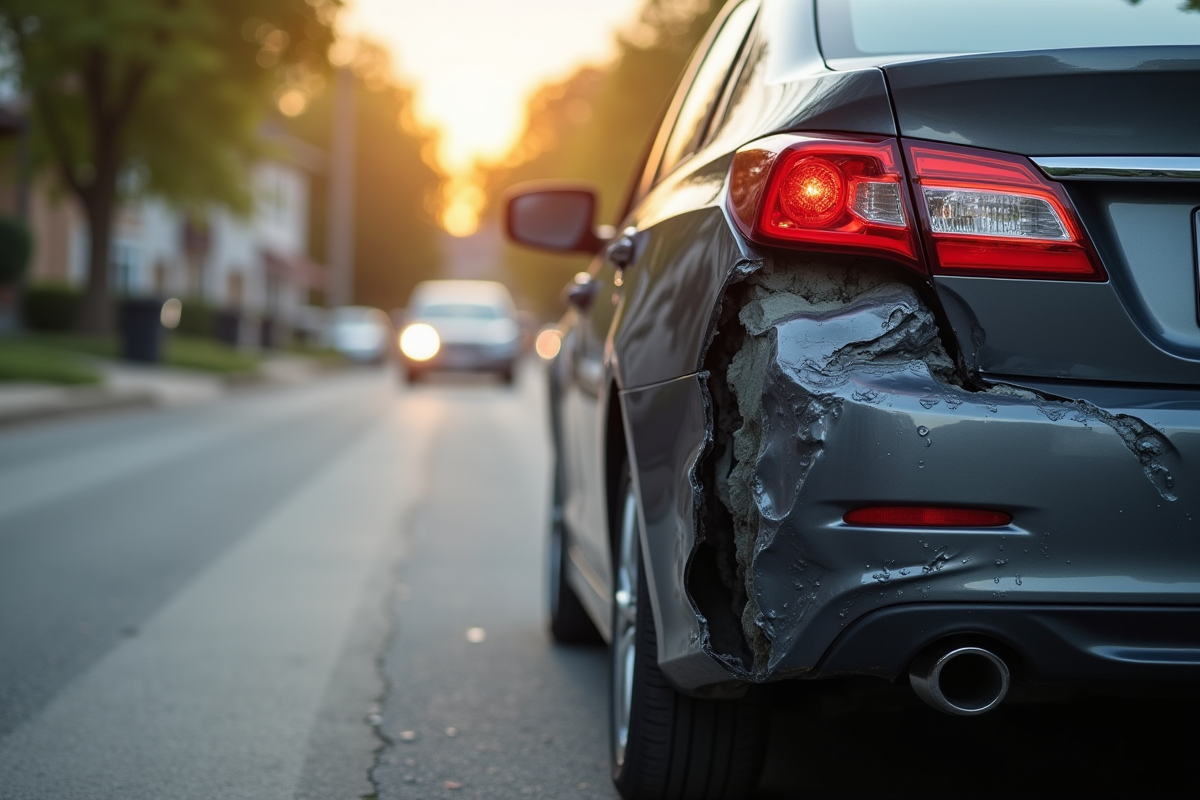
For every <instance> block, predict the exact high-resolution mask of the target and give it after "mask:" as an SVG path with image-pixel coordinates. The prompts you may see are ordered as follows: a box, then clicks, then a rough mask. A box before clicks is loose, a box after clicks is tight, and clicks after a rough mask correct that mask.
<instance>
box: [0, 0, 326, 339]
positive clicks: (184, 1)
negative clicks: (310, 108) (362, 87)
mask: <svg viewBox="0 0 1200 800" xmlns="http://www.w3.org/2000/svg"><path fill="white" fill-rule="evenodd" d="M339 5H340V0H120V2H111V1H110V0H54V2H47V1H46V0H3V3H0V48H3V50H4V51H6V52H7V54H8V56H9V60H10V61H11V64H12V66H11V70H12V72H14V73H15V78H16V79H17V81H18V83H19V85H20V87H21V89H22V90H23V91H24V92H25V93H26V94H27V95H28V97H29V98H30V100H31V101H32V115H33V124H34V132H35V136H34V149H35V158H36V159H37V163H38V164H39V165H41V166H47V167H50V168H52V169H53V172H54V174H55V176H56V178H57V182H58V184H59V185H60V186H61V188H62V189H64V190H65V191H67V192H69V193H70V194H71V195H73V196H74V197H75V198H76V199H77V200H78V202H79V203H80V205H81V206H82V208H83V211H84V216H85V218H86V221H87V228H88V233H89V240H90V249H89V254H88V272H87V287H86V290H85V294H84V302H83V307H82V310H81V311H82V313H81V318H82V319H81V323H82V327H83V329H84V330H85V331H87V332H89V333H97V334H101V333H107V332H108V331H109V330H111V327H112V319H111V314H112V312H111V303H110V301H109V297H108V294H109V275H108V260H109V251H110V247H111V231H112V221H113V215H114V212H115V210H116V208H117V205H118V203H119V202H120V201H121V200H122V199H124V198H128V197H133V196H138V195H143V194H149V195H157V196H161V197H164V198H166V199H167V200H170V201H173V202H176V203H180V204H194V205H200V204H203V203H211V202H215V203H219V204H223V205H227V206H230V207H232V208H235V209H238V210H242V211H246V210H248V209H249V206H250V198H249V195H248V186H247V185H246V181H245V175H246V172H247V169H248V166H249V164H250V162H251V161H252V160H253V159H254V157H255V156H257V155H260V154H262V153H263V152H264V147H265V145H264V144H263V141H262V139H261V137H260V132H259V128H260V125H261V123H262V121H263V118H264V115H265V114H266V113H267V112H268V111H269V110H270V108H271V107H272V105H273V104H275V103H278V104H279V106H280V108H281V109H282V110H283V111H284V112H285V113H292V112H295V111H298V110H299V108H300V107H302V106H303V105H304V104H305V103H307V98H308V96H309V95H310V94H312V93H313V92H315V91H317V90H319V89H320V84H321V82H322V80H323V74H324V71H325V68H326V59H325V53H326V51H327V49H328V47H329V45H330V43H331V42H332V30H331V27H330V25H331V24H332V22H333V18H334V15H335V13H336V11H337V8H338V6H339Z"/></svg>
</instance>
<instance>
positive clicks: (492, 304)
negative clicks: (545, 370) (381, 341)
mask: <svg viewBox="0 0 1200 800" xmlns="http://www.w3.org/2000/svg"><path fill="white" fill-rule="evenodd" d="M405 320H406V325H405V326H404V329H403V331H401V333H400V360H401V363H402V364H403V366H404V375H405V378H406V380H408V381H409V382H410V383H412V382H415V381H418V380H420V379H421V377H422V376H423V375H424V374H425V373H427V372H430V371H433V370H464V371H489V372H496V373H499V375H500V378H501V380H502V381H503V382H504V383H508V384H511V383H512V381H513V369H514V365H515V362H516V359H517V356H518V355H519V354H520V351H521V328H520V325H519V324H518V322H517V309H516V305H515V304H514V303H513V299H512V295H510V294H509V292H508V289H506V288H505V287H504V284H502V283H497V282H495V281H474V280H442V281H423V282H422V283H419V284H417V286H416V288H415V289H413V293H412V298H411V299H410V301H409V307H408V312H407V314H406V315H405Z"/></svg>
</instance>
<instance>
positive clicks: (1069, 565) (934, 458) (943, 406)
mask: <svg viewBox="0 0 1200 800" xmlns="http://www.w3.org/2000/svg"><path fill="white" fill-rule="evenodd" d="M1153 395H1154V393H1153V392H1149V393H1147V394H1145V395H1144V396H1143V400H1144V401H1145V402H1144V403H1141V404H1139V405H1137V406H1133V407H1123V408H1109V409H1103V410H1102V409H1099V408H1098V407H1095V406H1087V405H1078V406H1074V405H1071V404H1069V403H1063V402H1056V401H1047V400H1043V399H1031V398H1026V397H1012V396H1010V397H1005V396H995V395H988V394H981V393H968V392H965V391H963V390H961V389H957V388H955V387H947V386H943V385H939V384H938V383H937V382H936V381H934V380H933V379H932V378H930V377H929V376H928V374H927V373H925V374H922V373H921V372H920V370H911V369H910V370H905V371H903V372H902V373H894V374H892V375H890V376H886V378H885V379H883V380H880V379H879V376H871V377H869V378H868V377H867V376H856V378H855V379H854V380H852V381H851V382H850V384H848V385H847V386H846V387H845V389H844V394H842V402H841V404H840V412H839V413H838V414H837V415H836V417H835V418H832V419H829V420H828V421H827V426H826V429H825V432H824V437H825V438H824V442H823V447H822V448H821V450H820V453H819V455H818V456H817V457H816V458H815V459H814V460H813V463H812V466H811V469H810V471H809V473H808V475H807V476H806V478H805V480H804V481H803V483H802V485H799V486H798V487H797V489H796V491H795V492H794V494H793V495H792V497H793V498H794V500H793V502H792V503H791V504H790V505H789V506H788V507H787V508H786V510H785V512H786V513H783V514H781V515H780V517H781V518H780V519H779V522H778V523H777V524H776V525H774V526H773V530H772V531H771V533H772V536H771V537H770V538H769V539H768V538H766V537H763V538H762V539H761V540H760V545H759V549H758V552H757V555H756V558H755V562H754V567H755V573H754V574H755V578H754V588H755V592H756V597H757V599H758V603H759V607H760V609H761V611H762V618H761V620H760V622H761V625H762V626H763V628H764V630H766V631H767V632H768V634H769V635H770V636H771V639H772V652H771V671H772V672H779V673H788V672H796V673H813V672H816V673H822V672H824V671H825V670H826V669H827V665H828V664H829V663H830V662H829V658H831V657H832V653H833V650H831V648H833V647H834V643H835V641H838V640H839V639H840V637H841V636H842V635H843V634H844V632H845V631H847V630H849V629H850V628H851V627H852V626H856V625H857V624H858V623H859V621H860V620H865V619H867V618H868V617H871V616H872V615H874V614H876V613H878V611H879V610H880V609H888V608H893V607H895V608H910V607H912V606H911V604H913V603H914V602H916V603H931V604H933V603H949V604H954V605H952V606H948V607H947V608H950V609H956V611H954V612H951V611H947V612H945V613H944V614H943V615H942V616H940V617H938V618H939V619H940V620H951V619H953V618H954V615H955V613H957V614H959V618H958V624H959V626H960V627H959V629H953V628H954V626H953V625H952V624H949V623H946V624H945V625H944V626H943V628H941V629H940V631H941V633H943V634H946V635H949V634H951V633H961V632H969V629H970V628H971V626H972V625H974V624H975V623H974V621H973V620H974V619H975V617H976V615H975V614H974V612H972V611H971V609H973V608H977V609H984V608H1003V607H1005V606H1008V605H1011V606H1012V610H1011V611H1009V612H1007V613H1006V614H1003V615H1000V614H999V612H998V611H992V612H988V614H987V615H984V616H987V617H988V618H989V619H990V618H993V617H994V618H995V619H1000V618H1001V616H1002V617H1003V619H1005V620H1010V621H1013V620H1021V619H1023V617H1024V616H1027V615H1029V614H1031V611H1030V610H1029V609H1031V608H1034V607H1036V608H1038V609H1040V610H1039V611H1038V614H1037V615H1034V616H1033V617H1031V618H1030V619H1027V620H1026V621H1024V622H1021V623H1017V622H1009V623H1006V624H1008V625H1009V630H1010V631H1011V638H1012V644H1013V646H1014V648H1015V649H1017V650H1021V649H1022V648H1021V647H1020V646H1018V645H1020V644H1021V641H1020V637H1021V636H1022V635H1025V634H1029V635H1031V636H1034V635H1035V634H1036V633H1037V631H1040V630H1044V629H1046V627H1045V625H1046V621H1047V620H1048V619H1051V617H1050V616H1047V614H1048V613H1049V612H1048V611H1046V609H1048V608H1050V607H1059V608H1062V609H1063V611H1062V615H1061V616H1060V617H1057V618H1056V619H1061V620H1065V619H1068V618H1071V619H1084V618H1086V619H1088V620H1089V622H1088V626H1089V630H1091V631H1093V633H1091V634H1088V636H1086V637H1083V639H1080V644H1079V648H1080V652H1090V648H1092V647H1093V645H1094V646H1097V647H1099V646H1103V647H1113V648H1118V649H1119V648H1122V647H1126V646H1127V643H1126V642H1125V640H1124V639H1123V638H1122V637H1123V636H1124V635H1125V633H1124V632H1125V629H1124V628H1121V627H1120V626H1121V625H1124V624H1125V623H1124V622H1121V621H1120V620H1132V619H1135V618H1140V619H1153V618H1154V617H1155V614H1158V613H1159V612H1158V611H1156V610H1153V608H1150V609H1148V610H1146V611H1145V612H1144V613H1145V616H1144V617H1136V615H1137V614H1141V613H1143V612H1140V611H1138V610H1137V607H1157V606H1177V607H1178V606H1184V607H1186V606H1193V607H1196V608H1197V609H1200V466H1197V465H1200V401H1197V400H1196V399H1195V398H1193V401H1192V402H1177V403H1176V404H1175V405H1174V407H1163V406H1161V405H1158V404H1156V403H1155V398H1154V396H1153ZM1127 399H1129V398H1127ZM766 427H767V428H770V427H771V425H770V424H768V425H767V426H766ZM785 435H786V434H785V432H784V431H782V430H777V431H775V432H774V433H773V434H772V436H774V437H782V436H785ZM1151 449H1153V450H1155V453H1156V454H1155V455H1154V456H1153V457H1150V456H1149V455H1147V453H1148V452H1149V451H1150V450H1151ZM1139 451H1144V452H1142V453H1141V455H1142V457H1141V458H1139V456H1138V455H1137V453H1138V452H1139ZM774 477H775V480H776V483H775V484H774V485H771V484H770V483H769V482H768V484H767V485H766V488H765V491H767V492H774V495H773V496H776V497H778V496H781V494H782V493H783V492H784V490H785V488H787V487H790V486H792V485H796V484H794V483H789V481H794V475H793V474H792V473H790V472H789V471H788V470H787V469H783V470H781V471H780V472H779V474H777V475H775V476H774ZM892 504H900V505H903V504H922V505H934V506H939V505H940V506H969V507H976V508H985V509H997V510H1002V511H1007V512H1009V513H1010V514H1012V517H1013V521H1012V523H1011V524H1010V525H1007V526H1003V527H996V528H975V529H911V528H910V529H903V528H872V527H859V526H853V525H849V524H847V523H845V522H843V520H842V518H843V515H844V514H845V513H846V512H847V511H849V510H851V509H853V508H858V507H863V506H871V505H892ZM1030 604H1036V605H1030ZM1080 604H1088V605H1092V604H1094V605H1096V606H1098V607H1099V606H1103V607H1105V608H1109V609H1126V610H1125V611H1122V612H1121V613H1122V614H1124V615H1125V616H1120V615H1117V616H1113V617H1112V620H1111V623H1112V625H1113V626H1115V627H1113V628H1112V629H1111V630H1112V632H1113V635H1114V637H1115V638H1112V639H1108V640H1106V639H1105V638H1104V636H1103V635H1102V634H1103V632H1104V630H1105V620H1106V619H1108V617H1107V616H1106V615H1105V614H1099V613H1093V612H1086V613H1085V612H1083V611H1070V610H1069V608H1072V607H1077V606H1079V605H1080ZM904 613H912V612H904ZM1180 613H1182V612H1180ZM1192 613H1193V614H1196V613H1200V611H1198V612H1192ZM1114 614H1115V612H1114ZM1167 616H1168V617H1170V616H1171V615H1167ZM1118 617H1119V619H1118ZM1172 618H1175V619H1179V620H1183V619H1184V617H1181V616H1175V617H1172ZM1187 619H1188V620H1189V624H1190V627H1187V628H1185V629H1184V633H1186V636H1184V637H1183V638H1182V639H1181V638H1180V636H1181V635H1182V634H1170V633H1169V626H1158V627H1155V626H1151V627H1150V628H1148V630H1156V631H1160V632H1162V633H1163V636H1161V637H1160V638H1159V639H1155V638H1154V637H1152V636H1149V637H1148V638H1142V639H1140V640H1139V641H1140V642H1141V645H1139V646H1145V647H1150V648H1156V647H1157V648H1166V649H1171V648H1178V647H1184V646H1185V645H1186V646H1190V647H1192V648H1200V624H1196V623H1197V622H1200V617H1198V616H1191V617H1188V618H1187ZM939 624H940V623H939ZM1051 627H1053V626H1051ZM869 630H870V631H873V632H877V631H880V630H882V629H880V628H878V627H877V626H869ZM1060 630H1065V628H1061V626H1060ZM867 635H868V634H864V633H859V634H856V637H862V636H867ZM1039 635H1040V634H1039ZM1034 638H1035V639H1036V638H1037V636H1035V637H1034ZM1084 640H1086V641H1084ZM1063 641H1068V642H1069V641H1071V637H1070V636H1066V635H1065V634H1063ZM1128 646H1132V645H1128ZM1027 649H1029V650H1030V651H1036V650H1037V649H1038V646H1037V645H1035V644H1033V643H1032V642H1031V643H1030V644H1029V646H1028V648H1027ZM1069 650H1071V647H1067V648H1066V650H1064V652H1066V651H1069ZM879 651H880V652H882V648H881V649H879ZM849 652H851V651H846V654H843V655H840V656H838V658H839V660H838V662H837V665H838V666H837V670H838V671H841V672H847V671H850V672H853V671H858V672H861V673H864V674H873V673H874V671H875V669H876V667H877V666H878V663H879V662H878V656H877V655H872V656H871V657H870V658H866V659H864V660H861V661H859V662H857V663H855V662H854V661H853V659H852V658H851V656H850V655H849ZM1197 652H1200V650H1197ZM1092 657H1093V658H1099V656H1092ZM896 658H902V656H897V657H896ZM1031 663H1034V664H1039V665H1040V662H1039V661H1038V660H1037V659H1036V658H1035V659H1032V661H1031ZM1063 663H1080V664H1082V662H1077V660H1076V661H1073V660H1072V659H1066V660H1065V661H1064V662H1063ZM1085 672H1086V671H1084V672H1080V673H1079V675H1078V677H1081V678H1082V677H1085V674H1084V673H1085ZM1055 675H1056V676H1057V677H1064V678H1065V677H1069V676H1068V675H1067V674H1066V673H1063V672H1061V671H1059V672H1056V673H1055Z"/></svg>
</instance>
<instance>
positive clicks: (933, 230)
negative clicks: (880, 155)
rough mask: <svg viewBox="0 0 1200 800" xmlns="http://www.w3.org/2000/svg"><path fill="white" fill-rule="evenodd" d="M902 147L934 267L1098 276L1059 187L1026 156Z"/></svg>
mask: <svg viewBox="0 0 1200 800" xmlns="http://www.w3.org/2000/svg"><path fill="white" fill-rule="evenodd" d="M905 147H906V150H907V154H908V159H909V166H910V168H911V172H912V174H913V185H914V193H915V195H916V197H917V204H918V206H919V207H920V208H921V216H922V221H923V223H924V233H925V236H926V237H927V239H928V242H929V244H930V248H929V250H930V252H929V256H930V261H931V265H932V267H933V271H934V272H935V273H939V274H949V275H978V276H989V277H1000V278H1050V279H1057V280H1087V281H1102V280H1106V278H1107V276H1106V275H1105V273H1104V268H1103V267H1102V266H1101V265H1100V260H1099V258H1098V257H1097V256H1096V253H1095V251H1094V250H1093V248H1092V246H1091V243H1090V242H1089V241H1088V239H1087V236H1086V235H1085V234H1084V231H1083V225H1082V224H1081V223H1080V221H1079V218H1078V215H1077V214H1076V213H1075V209H1074V207H1073V206H1072V205H1071V200H1070V198H1069V197H1068V196H1067V193H1066V191H1065V190H1064V189H1063V188H1062V186H1061V185H1059V184H1057V183H1054V182H1052V181H1050V180H1048V179H1046V178H1045V177H1043V176H1042V175H1041V173H1039V172H1038V170H1037V168H1036V167H1034V166H1033V164H1032V163H1030V162H1029V160H1028V159H1025V158H1022V157H1020V156H1013V155H1008V154H1005V153H996V152H992V151H980V150H973V149H969V148H965V147H954V146H951V145H942V144H932V143H927V142H908V143H906V145H905Z"/></svg>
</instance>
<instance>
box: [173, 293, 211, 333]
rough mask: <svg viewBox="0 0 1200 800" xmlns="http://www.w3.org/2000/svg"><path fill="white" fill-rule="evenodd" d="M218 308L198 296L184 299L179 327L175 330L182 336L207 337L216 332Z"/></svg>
mask: <svg viewBox="0 0 1200 800" xmlns="http://www.w3.org/2000/svg"><path fill="white" fill-rule="evenodd" d="M216 314H217V312H216V309H214V308H213V307H212V306H210V305H209V304H208V303H205V302H204V301H203V300H201V299H200V298H198V297H190V298H188V299H186V300H184V301H183V310H182V312H181V313H180V315H179V327H177V328H176V329H175V332H176V333H178V334H180V335H182V336H199V337H203V338H207V339H211V338H213V336H214V335H215V334H216V330H217V323H216Z"/></svg>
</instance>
